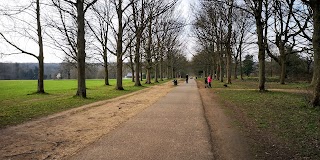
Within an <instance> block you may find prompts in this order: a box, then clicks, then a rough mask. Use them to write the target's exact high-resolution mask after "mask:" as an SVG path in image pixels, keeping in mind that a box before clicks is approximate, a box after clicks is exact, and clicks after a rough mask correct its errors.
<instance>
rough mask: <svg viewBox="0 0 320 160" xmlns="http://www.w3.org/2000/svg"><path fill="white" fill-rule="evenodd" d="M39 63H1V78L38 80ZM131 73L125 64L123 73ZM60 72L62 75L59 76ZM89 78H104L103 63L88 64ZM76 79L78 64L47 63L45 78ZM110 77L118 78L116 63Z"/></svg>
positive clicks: (87, 75) (110, 65) (45, 65)
mask: <svg viewBox="0 0 320 160" xmlns="http://www.w3.org/2000/svg"><path fill="white" fill-rule="evenodd" d="M38 70H39V67H38V64H37V63H0V80H36V79H38ZM127 73H129V68H128V67H127V65H124V70H123V75H127ZM58 74H60V76H58ZM86 77H87V79H102V78H104V68H103V67H102V66H101V64H87V67H86ZM58 78H59V79H76V78H77V70H76V66H75V65H73V64H70V63H45V64H44V79H58ZM109 78H111V79H114V78H116V65H115V64H114V63H110V64H109Z"/></svg>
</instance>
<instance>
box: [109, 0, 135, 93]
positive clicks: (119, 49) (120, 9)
mask: <svg viewBox="0 0 320 160" xmlns="http://www.w3.org/2000/svg"><path fill="white" fill-rule="evenodd" d="M112 3H113V5H114V6H115V10H116V13H117V21H118V24H117V29H116V28H115V27H113V31H114V32H115V34H116V52H115V55H116V56H117V85H116V89H117V90H124V88H123V85H122V67H123V55H124V54H125V53H126V51H127V50H128V48H129V47H130V46H131V42H132V39H131V38H132V37H131V38H130V39H127V40H128V41H130V42H128V43H127V45H126V46H125V47H123V44H124V38H123V36H124V35H125V34H124V30H125V28H126V27H128V23H129V19H128V17H127V19H125V17H124V16H125V14H124V13H125V11H126V10H127V9H128V8H129V7H130V5H131V3H132V2H130V3H128V4H124V1H123V0H112ZM127 16H130V15H127Z"/></svg>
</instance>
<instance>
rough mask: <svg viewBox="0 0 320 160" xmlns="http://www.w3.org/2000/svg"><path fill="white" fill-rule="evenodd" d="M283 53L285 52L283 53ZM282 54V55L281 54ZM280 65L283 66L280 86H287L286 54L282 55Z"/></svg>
mask: <svg viewBox="0 0 320 160" xmlns="http://www.w3.org/2000/svg"><path fill="white" fill-rule="evenodd" d="M281 52H284V50H283V51H281ZM281 52H280V53H281ZM280 62H281V63H280V64H281V74H280V84H285V79H286V63H287V62H286V55H285V53H282V54H280Z"/></svg>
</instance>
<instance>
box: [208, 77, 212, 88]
mask: <svg viewBox="0 0 320 160" xmlns="http://www.w3.org/2000/svg"><path fill="white" fill-rule="evenodd" d="M207 81H208V85H209V86H208V87H209V88H212V87H211V82H212V79H211V75H209V76H208V78H207Z"/></svg>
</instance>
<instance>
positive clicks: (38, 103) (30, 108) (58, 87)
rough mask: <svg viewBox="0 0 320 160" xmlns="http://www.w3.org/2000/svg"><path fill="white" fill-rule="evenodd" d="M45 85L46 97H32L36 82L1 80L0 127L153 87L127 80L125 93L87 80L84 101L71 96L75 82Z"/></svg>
mask: <svg viewBox="0 0 320 160" xmlns="http://www.w3.org/2000/svg"><path fill="white" fill-rule="evenodd" d="M164 82H166V81H164ZM44 84H45V92H46V93H48V94H33V93H34V92H35V91H36V90H37V81H32V80H8V81H7V80H1V81H0V91H1V92H0V128H2V127H5V126H8V125H14V124H19V123H22V122H24V121H27V120H29V119H33V118H38V117H41V116H46V115H50V114H53V113H57V112H61V111H64V110H67V109H70V108H75V107H79V106H82V105H85V104H89V103H92V102H96V101H100V100H106V99H111V98H114V97H118V96H121V95H124V94H128V93H132V92H134V91H138V90H141V89H143V88H146V87H149V86H151V85H154V84H151V85H150V84H145V85H144V86H143V87H135V86H134V83H133V82H131V80H127V79H126V80H124V81H123V87H124V89H125V90H124V91H119V90H115V84H116V80H110V84H111V85H110V86H105V85H104V81H103V80H87V81H86V86H87V99H83V98H78V97H74V95H75V94H76V91H77V81H76V80H46V81H45V82H44Z"/></svg>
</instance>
